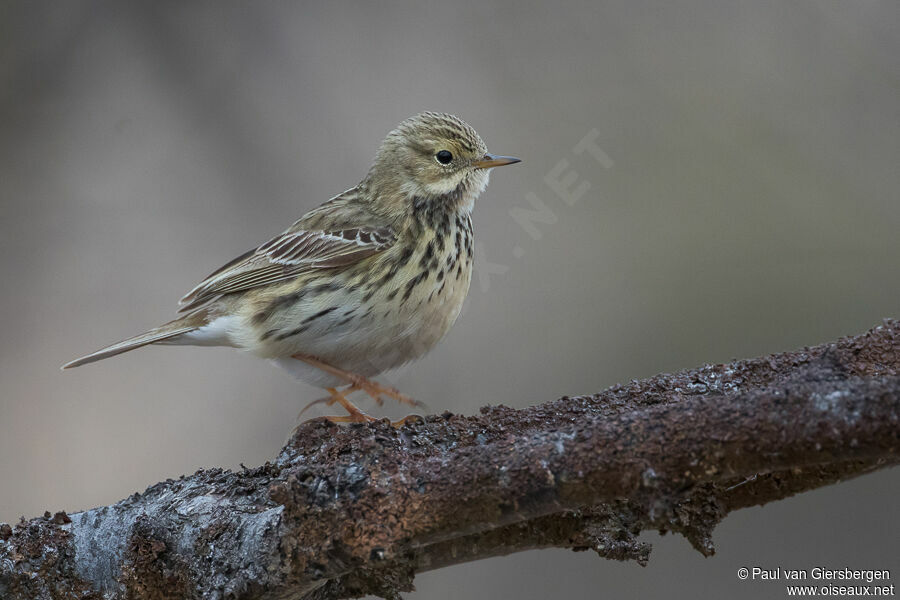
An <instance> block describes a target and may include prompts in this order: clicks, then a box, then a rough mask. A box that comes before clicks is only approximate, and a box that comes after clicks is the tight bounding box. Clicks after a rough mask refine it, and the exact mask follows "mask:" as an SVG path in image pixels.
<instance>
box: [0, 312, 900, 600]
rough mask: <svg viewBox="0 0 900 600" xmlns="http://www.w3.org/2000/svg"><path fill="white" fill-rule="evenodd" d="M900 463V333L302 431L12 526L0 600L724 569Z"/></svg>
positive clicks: (0, 573)
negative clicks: (809, 503)
mask: <svg viewBox="0 0 900 600" xmlns="http://www.w3.org/2000/svg"><path fill="white" fill-rule="evenodd" d="M898 461H900V323H898V322H897V321H885V323H884V324H883V325H881V326H879V327H876V328H874V329H872V330H871V331H869V332H868V333H866V334H863V335H860V336H857V337H851V338H845V339H841V340H839V341H837V342H834V343H830V344H824V345H821V346H817V347H814V348H805V349H803V350H800V351H797V352H789V353H785V354H778V355H773V356H768V357H765V358H760V359H755V360H746V361H737V362H733V363H730V364H725V365H717V366H704V367H701V368H698V369H693V370H689V371H684V372H681V373H678V374H675V375H659V376H656V377H653V378H651V379H647V380H644V381H633V382H631V383H629V384H627V385H620V386H616V387H613V388H610V389H608V390H606V391H604V392H601V393H599V394H595V395H593V396H580V397H572V398H569V397H565V398H561V399H559V400H556V401H552V402H547V403H545V404H541V405H538V406H534V407H531V408H526V409H522V410H513V409H510V408H506V407H502V406H500V407H492V408H485V409H483V410H482V411H481V414H480V415H478V416H472V417H463V416H458V415H451V414H449V413H445V414H443V415H438V416H429V417H427V418H425V419H423V420H420V421H416V422H413V423H410V424H408V425H406V426H404V427H402V428H400V429H394V428H393V427H391V426H390V425H389V424H388V423H386V422H380V423H374V424H368V425H352V426H347V427H339V426H336V425H333V424H331V423H328V422H323V421H321V420H315V421H310V422H308V423H305V424H304V425H302V426H301V427H300V428H299V429H298V430H297V432H296V433H295V435H294V436H293V437H292V439H291V440H290V441H289V443H288V445H287V446H285V447H284V448H283V449H282V451H281V454H280V455H279V456H278V458H277V459H276V460H275V461H274V462H271V463H267V464H265V465H263V466H261V467H258V468H254V469H244V470H243V471H240V472H230V471H223V470H221V469H209V470H204V471H198V472H197V473H195V474H194V475H191V476H189V477H182V478H180V479H178V480H167V481H164V482H161V483H158V484H156V485H153V486H151V487H150V488H148V489H147V490H146V491H145V492H144V493H142V494H134V495H133V496H131V497H129V498H127V499H125V500H123V501H121V502H119V503H117V504H115V505H112V506H108V507H102V508H96V509H93V510H89V511H86V512H83V513H77V514H73V515H66V514H65V513H62V512H60V513H57V514H55V515H51V514H50V513H46V514H45V515H44V516H43V517H39V518H36V519H32V520H31V521H24V520H23V521H22V522H21V523H19V524H17V525H15V526H14V527H10V526H9V525H2V526H0V597H2V598H5V599H10V600H18V599H29V600H31V599H50V598H53V599H56V598H83V599H94V598H123V599H153V600H157V599H168V598H216V599H224V598H241V599H248V598H266V599H269V598H322V599H324V598H350V597H356V596H360V595H363V594H367V593H369V594H377V595H381V596H384V597H388V598H390V597H395V596H396V595H397V594H398V592H400V591H405V590H410V589H412V581H413V576H414V575H415V574H416V573H418V572H422V571H427V570H430V569H437V568H440V567H444V566H447V565H451V564H455V563H460V562H466V561H470V560H477V559H480V558H485V557H489V556H498V555H503V554H509V553H512V552H519V551H522V550H527V549H532V548H545V547H564V548H572V549H574V550H594V551H596V552H597V553H598V554H599V555H600V556H602V557H605V558H614V559H618V560H636V561H638V562H640V563H642V564H643V563H645V562H646V561H647V558H648V554H649V551H650V548H649V546H648V545H647V544H644V543H641V542H638V541H637V535H638V533H640V531H641V530H644V529H658V530H667V531H677V532H679V533H681V534H683V535H684V536H685V537H686V538H687V539H688V540H689V541H690V543H691V544H692V545H693V546H694V547H695V548H696V549H697V550H699V551H700V552H702V553H704V554H711V553H712V552H713V546H712V542H711V539H710V536H711V532H712V530H713V528H714V527H715V526H716V524H718V523H719V521H720V520H721V519H722V518H723V517H724V516H725V515H726V514H728V513H729V512H730V511H732V510H736V509H739V508H743V507H746V506H753V505H759V504H764V503H766V502H770V501H772V500H778V499H780V498H786V497H788V496H792V495H794V494H797V493H800V492H803V491H805V490H809V489H813V488H817V487H821V486H823V485H828V484H831V483H834V482H837V481H843V480H846V479H850V478H852V477H856V476H858V475H860V474H863V473H868V472H870V471H873V470H875V469H879V468H883V467H886V466H889V465H894V464H896V463H897V462H898Z"/></svg>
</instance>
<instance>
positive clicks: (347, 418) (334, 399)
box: [297, 385, 378, 423]
mask: <svg viewBox="0 0 900 600" xmlns="http://www.w3.org/2000/svg"><path fill="white" fill-rule="evenodd" d="M326 389H327V390H328V394H329V395H328V396H325V397H324V398H319V399H318V400H313V401H312V402H310V403H309V404H307V405H306V406H304V407H303V410H301V411H300V414H298V415H297V418H298V419H299V418H300V417H301V416H302V415H303V413H305V412H306V410H307V409H308V408H309V407H310V406H312V405H314V404H325V405H326V406H332V405H333V404H335V403H337V404H340V405H341V406H343V407H344V409H345V410H346V411H347V414H346V415H343V416H328V417H325V419H327V420H329V421H331V422H332V423H371V422H373V421H377V420H378V419H376V418H375V417H372V416H370V415H367V414H366V413H364V412H363V411H361V410H360V409H359V407H357V406H356V405H355V404H353V403H352V402H350V401H349V400H347V395H348V394H352V393H353V392H355V391H357V390H358V389H360V388H358V387H356V386H355V385H351V386H350V387H348V388H346V389H344V390H338V389H337V388H326Z"/></svg>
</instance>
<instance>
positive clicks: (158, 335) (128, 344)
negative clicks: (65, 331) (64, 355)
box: [62, 311, 209, 369]
mask: <svg viewBox="0 0 900 600" xmlns="http://www.w3.org/2000/svg"><path fill="white" fill-rule="evenodd" d="M208 322H209V321H208V318H207V315H206V311H199V312H195V313H192V314H189V315H186V316H184V317H182V318H180V319H175V320H174V321H169V322H168V323H166V324H165V325H160V326H159V327H154V328H153V329H151V330H150V331H146V332H144V333H142V334H140V335H136V336H134V337H130V338H128V339H127V340H122V341H121V342H118V343H116V344H113V345H111V346H107V347H106V348H102V349H100V350H97V351H96V352H92V353H90V354H88V355H87V356H82V357H81V358H78V359H76V360H73V361H72V362H68V363H66V364H64V365H63V366H62V368H63V369H72V368H74V367H80V366H81V365H86V364H88V363H92V362H96V361H98V360H103V359H104V358H109V357H110V356H116V355H117V354H122V353H123V352H128V351H129V350H134V349H135V348H142V347H143V346H147V345H148V344H157V343H160V342H165V341H167V340H172V338H175V337H178V336H179V335H182V334H185V333H189V332H191V331H195V330H197V329H199V328H201V327H203V326H204V325H206V324H207V323H208Z"/></svg>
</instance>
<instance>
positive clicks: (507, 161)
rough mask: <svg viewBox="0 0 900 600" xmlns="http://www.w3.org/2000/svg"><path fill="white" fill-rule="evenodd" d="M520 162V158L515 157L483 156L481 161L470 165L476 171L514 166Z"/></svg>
mask: <svg viewBox="0 0 900 600" xmlns="http://www.w3.org/2000/svg"><path fill="white" fill-rule="evenodd" d="M517 162H522V159H521V158H516V157H515V156H495V155H493V154H485V155H484V158H482V159H481V160H476V161H475V162H473V163H472V164H473V165H474V166H475V168H476V169H493V168H494V167H502V166H503V165H514V164H516V163H517Z"/></svg>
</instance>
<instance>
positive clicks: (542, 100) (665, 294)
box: [0, 0, 900, 599]
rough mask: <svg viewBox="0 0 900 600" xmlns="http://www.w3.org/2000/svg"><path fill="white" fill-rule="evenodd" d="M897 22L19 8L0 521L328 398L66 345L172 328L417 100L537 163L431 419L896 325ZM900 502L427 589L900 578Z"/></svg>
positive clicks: (678, 586) (451, 575)
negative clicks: (627, 556) (786, 573)
mask: <svg viewBox="0 0 900 600" xmlns="http://www.w3.org/2000/svg"><path fill="white" fill-rule="evenodd" d="M898 33H900V4H898V3H897V2H896V0H886V1H883V2H875V1H865V0H858V1H856V2H844V1H841V0H831V1H829V0H821V1H816V2H802V1H796V2H790V3H787V2H782V1H781V0H772V1H757V2H753V3H750V2H737V1H727V2H723V1H721V0H704V1H690V2H687V1H682V2H677V3H675V2H666V1H658V2H634V1H624V0H623V1H617V2H597V1H596V0H590V1H584V2H554V3H553V4H552V5H551V4H550V3H538V2H521V1H518V2H514V1H512V0H508V1H506V0H504V1H498V0H476V1H467V2H457V1H454V2H443V3H421V2H390V3H377V4H376V3H368V2H347V3H318V4H314V3H305V2H304V3H300V2H297V3H253V4H251V3H244V2H189V3H176V2H159V1H147V2H119V1H105V2H104V1H81V2H76V1H72V2H54V3H50V2H21V1H19V2H16V1H9V0H6V1H4V2H2V3H0V131H2V134H0V250H2V253H0V280H2V281H3V285H2V291H0V330H2V331H3V334H2V336H0V521H13V520H16V519H18V518H19V516H22V515H24V516H27V517H31V516H35V515H38V514H41V513H43V511H44V510H51V511H55V510H60V509H66V510H68V511H69V512H73V511H76V510H79V509H86V508H90V507H93V506H97V505H103V504H108V503H112V502H115V501H117V500H119V499H121V498H123V497H125V496H128V495H129V494H131V493H132V492H134V491H138V490H143V489H144V487H146V486H147V485H149V484H151V483H154V482H156V481H158V480H161V479H165V478H167V477H177V476H178V475H180V474H183V473H191V472H193V471H194V470H196V469H198V468H201V467H214V466H221V467H230V468H235V467H237V466H238V465H239V464H240V463H244V464H246V465H248V466H253V465H258V464H261V463H263V462H264V461H266V460H268V459H271V458H272V457H273V456H274V455H275V454H276V453H277V452H278V450H279V448H280V447H281V445H282V443H283V442H284V440H285V438H286V436H287V435H288V433H289V431H290V429H291V427H292V426H293V424H294V422H295V417H296V415H297V412H298V411H299V409H300V408H301V407H302V406H303V405H304V404H305V403H306V402H308V401H309V400H312V399H314V398H317V397H319V395H320V391H319V390H316V389H314V388H311V387H309V386H306V385H305V384H302V383H299V382H296V381H294V380H293V379H292V378H291V377H290V375H288V374H287V373H285V372H283V371H281V370H279V369H276V368H275V367H273V366H271V365H269V364H267V363H266V362H264V361H260V360H257V359H251V358H249V357H247V356H243V355H242V354H241V353H239V352H236V351H234V350H229V349H218V348H216V349H209V348H186V347H162V348H160V347H154V348H149V349H144V350H141V351H137V352H134V353H131V354H127V355H123V356H121V357H118V358H115V359H112V360H109V361H105V362H102V363H98V364H95V365H90V366H88V367H84V368H81V369H78V370H75V371H68V372H65V373H63V372H60V371H59V366H60V365H61V364H62V363H64V362H66V361H68V360H70V359H73V358H75V357H78V356H80V355H82V354H85V353H87V352H88V351H92V350H95V349H97V348H99V347H101V346H104V345H106V344H107V343H110V342H114V341H116V340H119V339H121V338H123V337H127V336H129V335H132V334H134V333H137V332H140V331H143V330H145V329H147V328H148V327H151V326H154V325H157V324H159V323H162V322H164V321H166V320H168V319H169V318H171V316H172V315H173V313H174V308H175V302H176V301H177V299H178V298H179V297H180V296H181V295H182V294H183V293H184V292H185V291H187V290H188V289H190V288H191V287H193V285H194V284H195V283H197V282H198V281H199V280H200V279H201V278H202V277H203V276H205V275H206V274H207V273H209V272H210V271H212V270H214V269H215V268H217V267H218V266H220V265H221V264H223V263H224V262H226V261H228V260H229V259H231V258H232V257H234V256H237V255H238V254H240V253H242V252H244V251H245V250H247V249H248V248H251V247H254V246H256V245H257V244H259V243H261V242H263V241H265V240H267V239H268V238H269V236H271V235H274V234H276V233H278V232H280V231H281V230H283V229H284V228H285V227H287V225H289V224H290V223H291V222H292V221H293V220H294V219H296V218H297V217H299V216H300V215H301V214H302V213H303V212H305V211H306V210H308V209H310V208H312V207H314V206H316V205H318V204H319V203H321V202H323V201H325V200H326V199H328V198H329V197H331V196H332V195H334V194H337V193H339V192H341V191H343V190H344V189H346V188H348V187H351V186H353V185H354V184H355V183H357V181H358V180H359V179H360V178H361V177H362V176H363V175H364V174H365V172H366V170H367V168H368V166H369V162H370V160H371V158H372V156H373V155H374V152H375V150H376V148H377V146H378V144H379V142H380V141H381V139H382V137H383V136H384V134H386V133H387V132H388V131H389V130H390V129H392V128H393V127H394V126H395V125H396V124H397V123H398V122H399V121H401V120H402V119H404V118H406V117H408V116H410V115H412V114H415V113H417V112H419V111H421V110H437V111H447V112H452V113H455V114H458V115H460V116H461V117H462V118H464V119H465V120H467V121H468V122H469V123H471V124H472V125H473V126H474V127H475V128H476V129H477V130H478V132H479V133H480V134H481V135H482V137H483V138H484V139H485V140H486V142H487V144H488V146H489V148H491V150H492V151H496V152H498V153H502V154H513V155H516V156H519V157H522V158H523V159H524V162H523V163H522V164H521V165H517V166H515V167H510V168H509V169H502V170H498V171H497V172H495V173H494V175H493V177H492V182H491V185H490V187H489V188H488V190H487V192H486V193H485V194H484V195H483V196H482V198H481V199H480V201H479V203H478V206H477V208H476V213H475V229H476V238H477V240H478V241H479V259H478V261H477V264H476V268H477V269H478V270H477V273H476V275H475V278H474V279H473V284H472V291H471V293H470V298H469V301H468V304H467V306H466V309H465V312H464V314H463V315H462V317H461V318H460V320H459V322H458V323H457V325H456V326H455V328H454V329H453V330H452V332H451V333H450V335H449V336H448V337H447V339H446V340H445V341H444V342H443V343H442V344H441V345H440V346H438V347H437V349H435V350H434V351H433V352H432V353H431V354H430V355H429V356H428V357H426V358H425V359H424V360H422V361H421V362H419V363H417V364H416V365H414V366H413V367H411V368H407V369H404V370H401V371H400V372H397V373H393V374H391V375H389V376H388V378H387V380H388V381H390V382H391V383H393V384H395V385H398V386H399V387H400V388H402V390H403V391H404V392H406V393H408V394H411V395H413V396H415V397H416V398H419V399H422V400H424V401H426V402H427V403H428V405H429V406H430V407H431V410H433V411H437V412H439V411H443V410H450V411H453V412H461V413H467V414H471V413H474V412H475V411H477V410H478V408H479V407H480V406H482V405H485V404H488V403H492V404H496V403H503V404H507V405H511V406H526V405H529V404H533V403H539V402H542V401H545V400H549V399H553V398H556V397H558V396H560V395H563V394H579V393H590V392H595V391H599V390H601V389H603V388H605V387H607V386H610V385H613V384H615V383H619V382H626V381H628V380H629V379H631V378H642V377H647V376H651V375H653V374H656V373H659V372H662V371H673V370H677V369H682V368H687V367H693V366H697V365H700V364H702V363H716V362H725V361H728V360H731V359H732V358H741V357H751V356H757V355H761V354H766V353H771V352H777V351H783V350H790V349H794V348H797V347H800V346H803V345H813V344H817V343H821V342H824V341H827V340H831V339H834V338H837V337H838V336H842V335H848V334H855V333H860V332H863V331H865V330H866V329H868V328H870V327H872V326H873V325H876V324H878V323H879V322H880V321H881V319H882V318H883V317H890V316H893V317H897V316H900V311H898V300H900V277H898V257H900V235H898V229H900V198H898V190H900V169H898V164H900V60H898V57H900V35H898ZM582 140H588V142H584V143H582V144H581V146H579V142H582ZM588 143H590V144H592V149H591V150H589V151H582V152H580V153H579V152H578V149H579V148H583V147H585V144H588ZM573 171H574V172H575V175H571V174H570V173H571V172H573ZM558 180H566V181H567V183H566V187H567V189H568V190H569V192H570V193H569V194H568V195H566V194H562V195H560V194H559V193H558V191H559V184H557V183H555V182H556V181H558ZM585 186H587V187H585ZM564 196H565V197H564ZM524 210H529V211H535V210H536V211H537V212H536V213H526V212H523V211H524ZM523 215H526V216H523ZM363 407H364V408H370V409H372V410H373V411H376V409H375V408H374V407H372V406H370V405H369V404H366V403H363ZM385 411H386V412H385V414H389V415H393V416H397V415H399V414H403V411H402V410H400V409H398V408H396V407H393V406H390V407H387V408H386V409H385ZM317 414H323V413H322V412H319V413H317ZM898 492H900V471H898V470H893V471H884V472H881V473H877V474H874V475H870V476H867V477H864V478H862V479H858V480H855V481H852V482H848V483H844V484H841V485H837V486H833V487H830V488H827V489H822V490H819V491H815V492H812V493H808V494H804V495H802V496H800V497H797V498H793V499H791V500H788V501H784V502H780V503H776V504H772V505H770V506H767V507H764V508H758V509H752V510H745V511H742V512H739V513H736V514H733V515H731V516H730V517H728V518H727V520H726V521H725V522H724V523H723V524H722V525H721V526H720V527H719V528H718V529H717V531H716V535H715V539H716V543H717V548H718V554H717V555H716V556H715V557H713V558H708V559H705V558H703V557H701V556H700V555H699V554H698V553H696V552H694V551H693V550H692V549H691V548H690V547H689V545H688V543H687V542H686V541H685V540H683V539H681V538H679V537H675V536H666V537H660V536H659V535H657V534H645V538H646V539H647V540H649V541H652V542H654V544H655V549H654V552H653V554H652V556H651V562H650V565H649V566H648V567H646V568H644V569H642V568H641V567H639V566H637V565H636V564H624V563H613V562H609V561H604V560H600V559H598V558H597V557H596V556H594V555H592V554H589V553H580V554H574V553H571V552H567V551H562V550H560V551H541V552H530V553H524V554H519V555H515V556H510V557H506V558H498V559H494V560H488V561H482V562H477V563H473V564H468V565H462V566H459V567H455V568H451V569H445V570H442V571H437V572H433V573H426V574H423V575H421V576H419V577H417V578H416V586H417V588H418V591H417V592H415V593H413V594H409V597H410V598H412V599H417V598H422V599H424V598H429V599H432V598H434V599H442V598H456V597H467V598H494V597H498V596H503V597H510V598H523V599H525V598H545V597H564V598H597V597H601V596H608V597H614V598H615V597H617V598H632V597H633V598H654V597H666V598H673V597H678V598H681V597H683V598H697V597H708V596H717V597H718V596H728V597H733V598H751V597H753V598H755V597H760V596H774V597H783V596H784V590H783V586H780V585H779V584H775V583H772V584H767V583H759V582H756V583H754V582H745V581H739V580H738V579H737V575H736V573H737V569H738V568H739V567H741V566H747V567H753V566H761V567H770V568H771V567H774V566H778V565H780V566H783V567H788V568H809V567H812V566H823V567H827V568H841V567H852V568H869V569H873V568H875V569H884V568H890V569H894V574H895V577H894V581H893V583H898V582H897V581H896V579H897V578H898V577H900V561H898V556H900V552H898V551H897V550H898V543H897V540H898V539H900V518H898V517H900V504H898V502H897V500H896V498H897V494H898Z"/></svg>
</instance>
